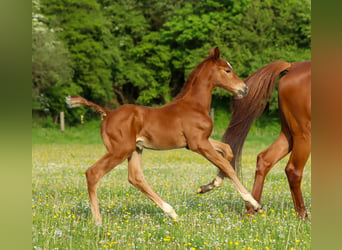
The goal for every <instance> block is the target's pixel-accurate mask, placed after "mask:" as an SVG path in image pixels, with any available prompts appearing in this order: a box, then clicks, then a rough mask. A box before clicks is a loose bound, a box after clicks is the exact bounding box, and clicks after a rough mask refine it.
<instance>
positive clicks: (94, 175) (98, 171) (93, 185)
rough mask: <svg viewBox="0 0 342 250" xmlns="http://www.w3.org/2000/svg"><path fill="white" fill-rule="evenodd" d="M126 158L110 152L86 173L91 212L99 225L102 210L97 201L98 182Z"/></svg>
mask: <svg viewBox="0 0 342 250" xmlns="http://www.w3.org/2000/svg"><path fill="white" fill-rule="evenodd" d="M126 158H127V156H126V155H125V156H123V155H121V156H115V155H113V154H112V153H109V152H108V153H106V154H105V155H104V156H103V157H102V158H101V159H100V160H98V161H97V162H96V163H95V164H94V165H93V166H91V167H90V168H88V169H87V171H86V178H87V185H88V193H89V200H90V206H91V212H92V214H93V218H94V219H95V220H96V222H97V223H98V224H100V223H101V215H100V209H99V204H98V200H97V186H98V182H99V181H100V179H101V178H102V177H103V176H104V175H105V174H106V173H107V172H109V171H110V170H112V169H113V168H114V167H115V166H117V165H118V164H119V163H120V162H122V161H123V160H125V159H126Z"/></svg>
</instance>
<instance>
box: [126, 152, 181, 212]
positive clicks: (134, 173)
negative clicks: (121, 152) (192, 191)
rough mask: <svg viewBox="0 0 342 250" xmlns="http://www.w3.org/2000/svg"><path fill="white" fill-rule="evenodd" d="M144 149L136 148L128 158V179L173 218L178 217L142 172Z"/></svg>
mask: <svg viewBox="0 0 342 250" xmlns="http://www.w3.org/2000/svg"><path fill="white" fill-rule="evenodd" d="M141 156H142V150H140V149H138V148H137V149H136V151H134V152H133V153H132V155H131V156H130V157H129V158H128V181H129V182H130V183H131V184H132V185H134V186H135V187H137V188H138V189H140V191H141V192H143V193H144V194H145V195H146V196H147V197H148V198H150V199H151V200H152V201H153V202H155V203H156V204H157V205H158V206H159V207H160V208H161V209H162V210H163V211H164V213H165V214H167V215H168V216H170V217H171V218H173V219H177V217H178V216H177V214H176V212H175V211H174V210H173V208H172V207H171V206H170V205H169V204H168V203H166V202H165V201H164V200H163V199H162V198H160V197H159V195H158V194H156V193H155V192H154V191H153V190H152V188H151V187H150V186H149V185H148V183H147V182H146V180H145V177H144V174H143V172H142V164H141V162H142V157H141Z"/></svg>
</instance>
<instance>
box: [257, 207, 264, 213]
mask: <svg viewBox="0 0 342 250" xmlns="http://www.w3.org/2000/svg"><path fill="white" fill-rule="evenodd" d="M255 212H257V213H259V214H263V213H264V210H262V208H258V209H257V210H255Z"/></svg>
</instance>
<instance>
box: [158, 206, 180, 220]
mask: <svg viewBox="0 0 342 250" xmlns="http://www.w3.org/2000/svg"><path fill="white" fill-rule="evenodd" d="M160 208H161V209H162V210H163V211H164V213H165V214H167V215H168V216H170V217H171V218H172V219H177V218H178V215H177V214H176V212H175V210H173V208H172V207H171V206H170V204H168V203H166V202H163V203H162V205H161V207H160Z"/></svg>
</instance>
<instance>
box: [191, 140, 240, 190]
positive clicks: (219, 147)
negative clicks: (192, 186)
mask: <svg viewBox="0 0 342 250" xmlns="http://www.w3.org/2000/svg"><path fill="white" fill-rule="evenodd" d="M209 142H210V144H211V145H212V146H213V147H214V149H215V150H216V152H218V153H219V154H220V155H222V157H223V158H225V159H226V160H227V161H229V162H230V161H231V160H232V159H233V152H232V149H231V148H230V146H229V145H228V144H226V143H223V142H219V141H215V140H213V139H210V138H209ZM225 177H226V176H225V174H224V173H223V172H222V171H221V170H220V171H219V172H218V174H217V176H216V177H215V178H214V180H213V181H212V182H210V183H209V184H206V185H203V186H201V187H200V188H199V189H198V190H197V193H200V194H203V193H206V192H209V191H211V190H213V189H214V188H218V187H221V186H222V183H223V179H224V178H225Z"/></svg>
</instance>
